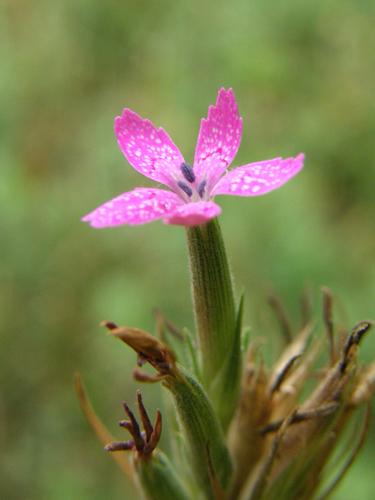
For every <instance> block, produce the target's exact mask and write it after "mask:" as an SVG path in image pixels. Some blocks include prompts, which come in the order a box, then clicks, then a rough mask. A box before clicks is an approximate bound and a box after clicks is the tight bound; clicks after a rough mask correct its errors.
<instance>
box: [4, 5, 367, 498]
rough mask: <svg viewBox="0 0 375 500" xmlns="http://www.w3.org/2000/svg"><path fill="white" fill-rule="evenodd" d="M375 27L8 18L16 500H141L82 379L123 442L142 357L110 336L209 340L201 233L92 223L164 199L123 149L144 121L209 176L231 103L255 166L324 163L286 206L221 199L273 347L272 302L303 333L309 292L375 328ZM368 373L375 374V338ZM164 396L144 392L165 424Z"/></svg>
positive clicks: (27, 9)
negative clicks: (121, 128)
mask: <svg viewBox="0 0 375 500" xmlns="http://www.w3.org/2000/svg"><path fill="white" fill-rule="evenodd" d="M374 15H375V3H374V2H372V1H370V0H305V1H304V2H299V1H296V0H285V1H283V2H278V1H276V0H269V1H267V2H265V1H262V0H253V1H249V0H232V1H231V2H228V1H225V2H224V1H216V2H214V1H207V2H202V1H197V0H192V1H182V0H173V1H172V0H159V1H154V0H150V1H146V0H124V1H121V2H120V1H116V0H109V1H107V2H102V1H100V0H65V1H63V2H58V1H51V0H35V1H33V2H30V1H27V0H3V1H2V2H1V3H0V65H1V66H0V109H1V113H0V141H1V142H0V204H1V212H0V218H1V221H2V223H1V247H0V249H1V250H0V251H1V261H0V262H1V267H0V301H1V314H0V329H1V336H0V343H1V348H0V379H1V389H0V447H1V453H0V462H1V463H0V496H1V498H4V499H7V500H13V499H38V500H39V499H52V498H53V499H54V500H59V499H61V500H62V499H64V500H65V499H67V498H69V499H80V500H85V499H90V500H95V499H103V498H111V499H114V500H115V499H121V498H129V496H126V495H127V494H126V491H127V490H126V487H127V486H126V481H125V480H124V479H123V478H122V477H121V475H120V473H119V471H118V470H117V468H116V466H115V465H114V464H113V463H112V461H111V459H110V458H109V457H108V456H107V455H106V454H105V453H104V452H103V451H102V448H101V446H100V445H99V444H98V443H97V441H96V439H95V437H94V436H93V434H92V432H91V430H90V429H88V427H87V425H86V422H85V421H84V419H83V417H82V415H81V413H80V410H79V408H78V404H77V401H76V398H75V395H74V393H73V373H74V371H76V370H79V371H80V372H81V373H82V374H83V376H84V378H85V381H86V384H87V386H88V389H89V392H90V393H91V397H92V399H93V402H94V404H95V406H96V408H97V410H98V412H99V413H100V415H101V416H102V417H103V419H104V421H105V422H106V423H107V424H108V425H109V427H110V428H111V429H112V431H113V432H116V435H117V436H118V437H120V435H121V431H120V430H117V429H116V422H117V420H118V419H119V418H120V417H122V414H121V406H120V401H121V400H123V399H127V400H128V401H130V402H131V403H132V402H133V401H134V399H135V389H136V387H137V384H136V383H135V382H133V381H132V380H131V377H130V373H131V369H132V366H133V365H134V356H133V355H132V354H131V353H130V352H127V351H126V349H124V348H123V347H122V346H121V345H119V344H118V343H117V342H116V341H114V340H112V339H110V338H108V337H107V336H106V335H105V333H104V332H103V331H102V330H101V329H100V328H99V327H98V324H99V322H100V321H101V320H102V319H111V320H114V321H116V322H118V323H122V324H128V325H133V326H139V327H141V328H144V329H149V330H151V331H152V330H153V328H154V327H153V319H152V309H153V308H154V307H159V308H161V309H162V311H163V312H164V313H165V314H166V315H167V316H168V317H169V318H170V319H171V320H173V321H174V322H175V323H177V324H178V325H188V326H192V315H191V308H190V291H189V284H188V268H187V256H186V248H185V235H184V231H183V229H182V228H179V227H169V226H165V225H163V224H161V223H155V224H152V225H147V226H142V227H136V228H131V227H123V228H117V229H108V230H103V231H96V230H93V229H91V228H89V227H88V226H86V225H84V224H82V223H81V222H80V217H81V216H82V215H83V214H85V213H87V212H88V211H90V210H91V209H93V208H94V207H96V206H97V205H98V204H99V203H101V202H103V201H105V200H107V199H109V198H111V197H113V196H114V195H117V194H119V193H121V192H123V191H126V190H130V189H131V188H133V187H135V186H140V185H146V182H147V180H146V179H145V178H142V177H141V176H139V174H137V172H135V171H133V170H132V168H131V167H130V166H129V165H128V164H127V162H126V160H125V159H124V158H123V157H122V155H121V153H120V151H119V150H118V147H117V144H116V141H115V139H114V135H113V118H114V116H115V115H117V114H119V113H120V112H121V109H122V108H123V107H125V106H127V107H130V108H132V109H134V110H136V111H137V112H139V113H140V114H141V115H143V116H145V117H148V118H150V119H152V120H153V121H154V123H156V124H157V125H162V126H163V127H164V128H165V129H166V130H167V131H168V132H169V133H170V134H171V136H172V137H173V139H174V141H175V142H176V143H177V144H178V145H179V146H180V148H181V150H182V151H183V153H184V154H185V157H186V158H187V159H188V158H190V159H192V156H193V151H194V146H195V140H196V135H197V132H198V128H199V120H200V118H201V117H203V116H205V114H206V111H207V107H208V105H209V104H210V103H213V102H214V100H215V97H216V92H217V90H218V88H219V87H221V86H232V87H233V88H234V90H235V92H236V96H237V100H238V103H239V107H240V112H241V114H242V116H243V117H244V137H243V141H242V147H241V150H240V153H239V155H238V158H237V161H236V164H237V165H238V164H240V163H244V162H248V161H255V160H257V159H265V158H271V157H273V156H277V155H289V154H296V153H298V152H299V151H304V152H305V153H306V167H305V170H304V171H303V173H302V174H300V175H299V176H298V177H297V178H296V179H295V180H293V181H292V182H290V183H289V184H288V185H287V186H285V187H284V188H283V189H280V190H278V191H275V192H274V193H272V194H270V195H268V196H266V197H259V198H252V199H238V198H230V197H227V198H222V199H220V203H221V204H222V207H223V215H222V217H221V225H222V229H223V234H224V237H225V239H226V243H227V249H228V253H229V255H230V257H231V261H232V268H233V272H234V275H235V276H236V277H237V280H236V284H237V289H238V290H241V289H242V288H245V289H246V290H247V311H246V317H247V322H248V324H250V325H251V327H252V329H253V331H254V332H255V333H256V335H264V336H265V337H266V338H268V339H270V335H271V333H270V331H273V330H274V323H273V321H272V319H271V318H270V315H269V310H268V308H267V305H266V301H265V290H266V287H267V285H268V283H272V285H273V287H274V288H275V289H276V290H277V291H278V292H280V294H281V295H282V296H283V298H284V300H285V302H286V304H287V305H288V307H289V308H290V310H291V312H292V314H293V316H294V318H295V323H296V324H297V323H298V314H297V311H298V301H299V298H298V296H299V293H300V291H301V290H302V289H303V287H304V286H305V285H306V284H308V285H309V287H310V289H311V290H312V291H313V297H314V310H315V311H316V312H318V310H319V301H320V299H319V289H320V286H321V285H323V284H324V285H327V286H329V287H331V288H332V290H333V291H334V293H335V294H336V296H337V297H338V307H337V308H336V317H337V318H338V319H339V320H340V321H342V322H343V323H345V324H346V325H347V326H348V327H350V326H352V325H353V324H354V323H355V322H356V321H357V320H360V319H363V318H366V317H369V316H371V315H372V316H374V308H373V304H374V295H375V293H374V292H375V269H374V255H375V237H374V220H375V213H374V198H373V193H374V182H375V169H374V166H375V165H374V135H375V104H374V103H375V101H374V98H373V96H374V84H375V65H374V48H375V31H374ZM145 181H146V182H145ZM272 340H274V337H272ZM269 344H270V345H269V346H268V347H267V346H266V350H267V349H269V352H270V353H271V355H272V348H271V345H272V342H271V341H269ZM362 357H363V359H364V360H367V361H369V360H371V359H374V358H375V340H374V338H371V335H370V336H369V338H368V339H366V347H365V349H363V352H362ZM160 394H161V393H160V389H159V388H158V387H156V386H153V387H145V388H144V399H145V401H146V404H147V405H148V407H151V408H156V407H157V406H160V405H162V402H161V401H160V398H161V396H160ZM374 423H375V422H374ZM167 432H168V430H167V428H165V430H164V433H167ZM374 458H375V426H373V431H372V434H371V436H370V438H369V441H368V442H367V446H366V449H365V451H364V452H363V454H362V455H361V458H360V459H359V460H358V462H357V463H356V465H355V466H354V467H353V470H352V473H351V474H349V477H348V478H347V479H346V480H345V481H344V483H343V485H342V486H341V487H340V489H339V490H338V491H337V493H336V496H335V498H336V499H344V500H345V499H346V498H348V496H347V495H348V493H347V492H348V491H351V488H353V491H354V489H355V492H356V496H357V498H361V499H362V498H363V499H364V498H370V497H371V496H372V493H373V487H372V483H373V478H372V471H371V470H370V464H371V463H373V461H374ZM345 492H346V493H345ZM130 496H131V495H130Z"/></svg>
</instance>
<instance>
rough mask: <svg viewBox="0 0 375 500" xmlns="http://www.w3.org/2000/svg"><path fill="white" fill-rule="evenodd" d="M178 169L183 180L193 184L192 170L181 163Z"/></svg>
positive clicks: (187, 165)
mask: <svg viewBox="0 0 375 500" xmlns="http://www.w3.org/2000/svg"><path fill="white" fill-rule="evenodd" d="M180 168H181V172H182V175H183V176H184V177H185V179H186V180H187V181H189V182H190V183H193V182H194V181H195V174H194V171H193V168H192V167H191V166H190V165H189V164H188V163H182V164H181V167H180Z"/></svg>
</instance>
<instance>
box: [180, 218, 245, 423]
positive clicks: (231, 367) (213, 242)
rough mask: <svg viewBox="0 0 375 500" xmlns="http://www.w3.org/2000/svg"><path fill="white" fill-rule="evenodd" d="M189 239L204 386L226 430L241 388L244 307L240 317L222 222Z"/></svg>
mask: <svg viewBox="0 0 375 500" xmlns="http://www.w3.org/2000/svg"><path fill="white" fill-rule="evenodd" d="M187 239H188V248H189V257H190V270H191V281H192V295H193V303H194V312H195V321H196V328H197V333H198V342H199V348H200V354H201V364H202V374H203V385H204V386H205V388H206V390H207V392H208V394H209V396H210V399H211V401H212V404H213V406H214V408H215V410H216V411H217V412H218V416H219V419H220V421H221V424H222V426H223V429H224V430H226V429H227V426H228V425H229V421H230V418H231V416H232V414H233V411H234V405H235V401H236V399H237V395H238V388H239V377H240V365H241V355H240V334H241V314H242V307H240V308H239V311H238V313H236V308H235V301H234V296H233V286H232V278H231V273H230V270H229V265H228V260H227V256H226V252H225V247H224V241H223V238H222V235H221V231H220V226H219V223H218V221H217V219H214V220H212V221H210V222H208V223H207V224H204V225H201V226H195V227H189V228H187Z"/></svg>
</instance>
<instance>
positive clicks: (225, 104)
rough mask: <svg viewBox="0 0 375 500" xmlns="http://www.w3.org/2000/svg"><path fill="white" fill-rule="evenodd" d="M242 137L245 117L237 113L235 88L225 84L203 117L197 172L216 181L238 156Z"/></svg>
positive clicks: (196, 161)
mask: <svg viewBox="0 0 375 500" xmlns="http://www.w3.org/2000/svg"><path fill="white" fill-rule="evenodd" d="M241 137H242V118H241V117H240V115H239V113H238V108H237V103H236V99H235V97H234V92H233V90H232V89H228V90H225V89H223V88H222V89H220V90H219V93H218V96H217V100H216V104H215V106H210V107H209V108H208V116H207V118H203V119H202V121H201V126H200V130H199V135H198V141H197V146H196V148H195V159H194V169H195V173H196V175H198V176H199V177H201V176H203V175H206V180H207V181H208V184H209V185H210V186H212V185H214V184H215V183H216V181H217V180H218V178H219V177H220V175H221V174H222V173H223V171H224V170H225V169H226V168H227V167H228V166H229V165H230V164H231V163H232V161H233V159H234V157H235V156H236V154H237V151H238V148H239V147H240V142H241ZM211 179H212V181H211Z"/></svg>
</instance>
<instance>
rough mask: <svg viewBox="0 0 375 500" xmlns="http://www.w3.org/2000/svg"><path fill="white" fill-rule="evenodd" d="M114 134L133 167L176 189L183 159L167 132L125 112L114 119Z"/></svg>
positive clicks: (135, 115)
mask: <svg viewBox="0 0 375 500" xmlns="http://www.w3.org/2000/svg"><path fill="white" fill-rule="evenodd" d="M115 134H116V137H117V142H118V144H119V146H120V149H121V151H122V152H123V153H124V155H125V158H126V159H127V160H128V162H129V163H130V165H132V166H133V167H134V168H135V169H136V170H138V172H140V173H141V174H143V175H145V176H146V177H149V178H150V179H153V180H154V181H157V182H162V183H163V184H166V185H167V186H170V187H173V185H174V184H175V183H174V182H172V179H173V177H174V174H178V175H180V166H181V164H182V163H183V161H184V158H183V156H182V154H181V152H180V150H179V149H178V148H177V146H176V145H175V144H174V143H173V141H172V139H171V138H170V137H169V135H168V134H167V132H165V130H163V129H162V128H156V127H155V125H153V124H152V123H151V122H150V120H145V119H143V118H142V117H140V116H139V115H137V113H134V111H131V110H130V109H124V111H123V113H122V115H121V116H117V117H116V118H115Z"/></svg>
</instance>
